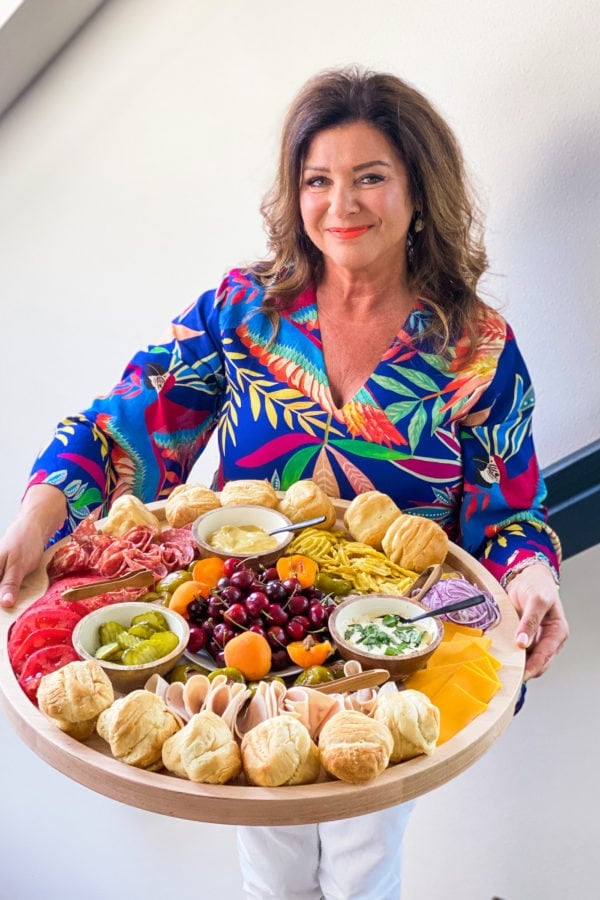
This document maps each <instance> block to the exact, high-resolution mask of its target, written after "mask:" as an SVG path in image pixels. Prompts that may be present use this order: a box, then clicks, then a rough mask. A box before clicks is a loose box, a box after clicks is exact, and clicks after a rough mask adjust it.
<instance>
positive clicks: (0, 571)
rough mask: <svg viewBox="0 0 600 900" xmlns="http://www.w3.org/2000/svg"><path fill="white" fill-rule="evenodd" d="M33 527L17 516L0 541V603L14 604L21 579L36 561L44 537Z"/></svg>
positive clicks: (36, 565) (39, 555)
mask: <svg viewBox="0 0 600 900" xmlns="http://www.w3.org/2000/svg"><path fill="white" fill-rule="evenodd" d="M36 530H37V529H36V527H35V525H33V526H32V524H31V523H27V522H26V521H25V519H24V518H19V517H17V518H16V519H15V521H14V522H13V523H12V525H10V526H9V528H8V530H7V531H6V534H5V535H4V537H3V538H2V540H1V541H0V606H4V607H11V606H14V604H15V602H16V599H17V596H18V594H19V588H20V587H21V583H22V581H23V579H24V578H25V576H26V575H29V573H30V572H33V571H34V570H35V569H37V567H38V565H39V563H40V560H41V558H42V554H43V552H44V540H43V536H42V534H41V533H37V534H36Z"/></svg>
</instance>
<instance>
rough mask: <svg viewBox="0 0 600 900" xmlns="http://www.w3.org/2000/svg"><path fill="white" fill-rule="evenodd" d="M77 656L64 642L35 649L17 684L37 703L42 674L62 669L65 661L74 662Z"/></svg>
mask: <svg viewBox="0 0 600 900" xmlns="http://www.w3.org/2000/svg"><path fill="white" fill-rule="evenodd" d="M78 659H79V656H78V655H77V653H76V652H75V650H74V649H73V647H69V646H67V645H66V644H53V645H51V646H50V647H42V649H41V650H36V651H35V653H32V654H31V656H30V657H29V659H28V660H27V661H26V663H25V665H24V666H23V669H22V671H21V675H20V677H19V684H20V685H21V687H22V688H23V690H24V691H25V693H26V694H27V696H28V697H29V699H30V700H31V701H32V702H33V703H37V692H38V688H39V686H40V681H41V680H42V678H43V677H44V675H48V674H49V673H50V672H56V670H57V669H62V667H63V666H66V665H67V663H70V662H76V661H77V660H78Z"/></svg>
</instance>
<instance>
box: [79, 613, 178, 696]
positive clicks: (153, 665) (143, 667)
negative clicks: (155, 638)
mask: <svg viewBox="0 0 600 900" xmlns="http://www.w3.org/2000/svg"><path fill="white" fill-rule="evenodd" d="M150 610H156V611H157V612H160V613H162V614H163V616H164V617H165V618H166V620H167V622H168V623H169V629H170V630H171V631H172V632H173V633H174V634H176V635H177V637H178V639H179V640H178V643H177V647H176V648H175V649H174V650H172V651H171V652H170V653H168V654H167V655H166V656H163V657H162V658H161V659H158V660H156V661H155V662H149V663H142V664H140V665H136V666H126V665H123V664H122V663H116V662H110V661H109V660H103V659H98V660H96V662H98V663H99V664H100V665H101V666H102V668H103V669H104V671H105V672H106V674H107V675H108V677H109V678H110V680H111V682H112V685H113V687H114V689H115V690H116V691H120V692H122V693H125V692H126V691H133V690H136V689H137V688H141V687H143V686H144V685H145V683H146V682H147V680H148V679H149V678H150V676H151V675H155V674H156V675H165V674H166V673H167V672H170V671H171V669H172V668H174V666H175V665H176V664H177V661H178V660H179V657H180V656H181V655H182V653H183V651H184V650H185V648H186V647H187V642H188V639H189V636H190V628H189V625H188V623H187V621H186V620H185V619H184V618H183V616H180V615H179V613H176V612H174V611H173V610H172V609H168V608H166V607H164V606H157V605H155V604H153V603H141V602H139V601H131V602H129V603H113V604H112V605H111V606H104V607H102V608H101V609H96V610H94V611H93V612H91V613H88V614H87V616H84V617H83V618H82V619H81V620H80V621H79V622H78V623H77V625H76V626H75V628H74V630H73V646H74V647H75V650H76V651H77V653H78V654H79V656H80V657H81V658H82V659H95V656H94V654H95V652H96V650H97V649H98V647H99V645H100V640H99V637H98V629H99V628H100V626H101V625H102V624H103V623H105V622H119V623H120V624H121V625H124V626H125V627H126V628H129V626H130V625H131V620H132V619H133V617H134V616H138V615H140V613H145V612H148V611H150Z"/></svg>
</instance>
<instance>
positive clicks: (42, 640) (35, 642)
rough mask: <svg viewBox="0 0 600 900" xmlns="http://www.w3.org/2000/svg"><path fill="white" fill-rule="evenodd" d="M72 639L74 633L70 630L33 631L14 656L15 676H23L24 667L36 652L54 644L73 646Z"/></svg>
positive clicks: (41, 629) (38, 629)
mask: <svg viewBox="0 0 600 900" xmlns="http://www.w3.org/2000/svg"><path fill="white" fill-rule="evenodd" d="M72 637H73V632H72V629H70V628H36V629H35V631H31V632H30V633H29V634H28V635H27V637H26V638H25V639H24V641H23V643H22V644H21V646H20V647H17V649H16V651H15V653H14V654H13V656H12V659H11V664H12V667H13V669H14V671H15V674H16V675H17V676H19V675H20V674H21V670H22V669H23V666H24V665H25V663H26V662H27V660H28V659H29V657H30V656H31V654H32V653H35V651H36V650H41V649H42V647H50V646H52V645H53V644H67V646H72Z"/></svg>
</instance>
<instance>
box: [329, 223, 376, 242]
mask: <svg viewBox="0 0 600 900" xmlns="http://www.w3.org/2000/svg"><path fill="white" fill-rule="evenodd" d="M370 227H371V226H370V225H356V226H355V227H354V228H328V229H327V231H329V233H330V234H332V235H333V236H334V237H336V238H339V240H341V241H351V240H353V238H357V237H361V236H362V235H363V234H366V233H367V231H368V230H369V228H370Z"/></svg>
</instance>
